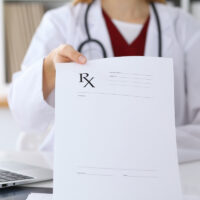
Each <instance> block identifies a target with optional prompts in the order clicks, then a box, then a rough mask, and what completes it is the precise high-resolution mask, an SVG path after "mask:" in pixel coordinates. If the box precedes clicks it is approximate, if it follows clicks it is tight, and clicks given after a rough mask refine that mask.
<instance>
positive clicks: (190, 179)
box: [0, 152, 200, 200]
mask: <svg viewBox="0 0 200 200" xmlns="http://www.w3.org/2000/svg"><path fill="white" fill-rule="evenodd" d="M0 161H17V162H22V163H26V164H32V165H35V166H39V167H46V168H50V169H52V168H53V155H52V154H49V153H40V152H0ZM180 177H181V184H182V188H183V193H184V194H185V195H195V196H198V197H200V162H193V163H186V164H182V165H180ZM52 188H53V183H52V181H46V182H41V183H34V184H28V185H24V186H20V187H14V188H8V189H2V190H0V199H1V200H10V199H12V200H25V199H26V198H27V196H28V194H30V193H31V192H36V193H52V191H53V189H52Z"/></svg>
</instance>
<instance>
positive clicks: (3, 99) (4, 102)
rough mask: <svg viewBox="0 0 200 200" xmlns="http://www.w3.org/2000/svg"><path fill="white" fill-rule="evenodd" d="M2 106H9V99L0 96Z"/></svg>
mask: <svg viewBox="0 0 200 200" xmlns="http://www.w3.org/2000/svg"><path fill="white" fill-rule="evenodd" d="M0 108H8V101H7V98H5V97H4V98H1V97H0Z"/></svg>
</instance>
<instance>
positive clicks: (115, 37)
mask: <svg viewBox="0 0 200 200" xmlns="http://www.w3.org/2000/svg"><path fill="white" fill-rule="evenodd" d="M102 13H103V17H104V20H105V22H106V26H107V29H108V32H109V36H110V40H111V44H112V48H113V53H114V56H115V57H120V56H144V51H145V46H146V45H145V44H146V36H147V31H148V27H149V21H150V16H149V17H148V19H147V20H146V22H145V24H144V25H143V28H142V30H141V32H140V34H139V35H138V36H137V38H136V39H135V40H134V41H133V42H132V43H131V44H128V43H127V41H126V40H125V39H124V37H123V36H122V34H121V33H120V31H119V30H118V28H117V27H116V26H115V24H114V23H113V22H112V20H111V18H110V17H109V16H108V14H107V13H106V12H105V11H104V10H103V9H102Z"/></svg>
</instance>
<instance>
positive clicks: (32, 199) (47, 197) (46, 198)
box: [26, 193, 53, 200]
mask: <svg viewBox="0 0 200 200" xmlns="http://www.w3.org/2000/svg"><path fill="white" fill-rule="evenodd" d="M26 200H53V194H43V193H31V194H29V195H28V198H27V199H26Z"/></svg>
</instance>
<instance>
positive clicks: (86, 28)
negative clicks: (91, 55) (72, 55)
mask: <svg viewBox="0 0 200 200" xmlns="http://www.w3.org/2000/svg"><path fill="white" fill-rule="evenodd" d="M91 6H92V3H90V4H89V5H88V6H87V9H86V12H85V17H84V23H85V31H86V34H87V39H86V40H85V41H83V42H82V43H81V44H80V45H79V47H78V51H79V52H81V53H82V52H83V47H84V46H85V45H87V44H89V43H95V44H97V45H98V46H99V47H100V48H101V50H102V55H103V58H107V53H106V49H105V47H104V46H103V44H102V43H101V42H100V41H98V40H96V39H93V38H92V37H91V35H90V31H89V28H88V13H89V10H90V8H91ZM151 6H152V8H153V11H154V14H155V17H156V23H157V29H158V57H162V34H161V23H160V18H159V15H158V11H157V9H156V6H155V4H154V3H153V2H152V3H151Z"/></svg>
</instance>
